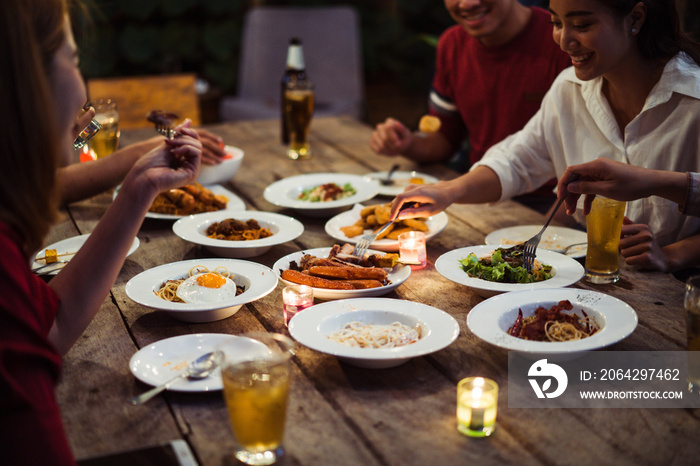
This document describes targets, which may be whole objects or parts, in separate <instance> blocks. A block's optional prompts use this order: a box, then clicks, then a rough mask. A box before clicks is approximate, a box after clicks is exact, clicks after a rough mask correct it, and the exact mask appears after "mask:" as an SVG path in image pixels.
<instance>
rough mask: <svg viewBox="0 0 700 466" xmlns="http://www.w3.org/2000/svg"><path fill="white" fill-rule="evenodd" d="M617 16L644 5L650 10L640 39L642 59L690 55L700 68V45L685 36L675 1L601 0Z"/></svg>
mask: <svg viewBox="0 0 700 466" xmlns="http://www.w3.org/2000/svg"><path fill="white" fill-rule="evenodd" d="M601 2H602V3H603V4H604V5H605V6H607V7H608V8H610V9H611V10H612V11H613V12H614V14H615V15H616V16H618V17H619V18H623V17H624V16H627V15H628V14H629V13H630V12H631V11H632V8H634V6H635V5H636V4H637V3H639V2H642V3H643V4H644V5H645V6H646V8H647V14H646V19H645V20H644V24H643V25H642V27H641V29H640V30H639V34H638V36H637V38H638V39H637V40H638V43H639V48H640V51H641V52H642V56H644V57H645V58H649V59H651V60H654V59H657V58H671V57H673V56H674V55H676V54H677V53H678V52H685V53H687V54H688V55H689V56H690V58H692V59H693V61H694V62H695V63H696V64H697V65H700V44H698V43H696V42H693V41H692V40H691V39H690V37H689V36H687V35H686V34H685V33H683V30H682V28H681V22H680V18H679V16H678V8H677V7H676V1H675V0H601Z"/></svg>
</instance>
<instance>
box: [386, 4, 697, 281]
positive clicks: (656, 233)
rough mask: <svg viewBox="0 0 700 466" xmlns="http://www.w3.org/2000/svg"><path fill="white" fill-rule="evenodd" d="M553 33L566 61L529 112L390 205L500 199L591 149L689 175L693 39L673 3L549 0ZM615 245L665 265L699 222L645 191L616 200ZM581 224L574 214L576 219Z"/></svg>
mask: <svg viewBox="0 0 700 466" xmlns="http://www.w3.org/2000/svg"><path fill="white" fill-rule="evenodd" d="M549 5H550V12H551V15H552V23H553V24H554V32H553V36H554V40H555V42H557V43H558V44H559V45H560V46H561V48H562V50H564V51H566V52H567V53H569V55H570V56H571V59H572V63H573V66H572V67H571V68H568V69H566V70H564V71H563V72H562V73H561V74H560V75H559V76H558V77H557V79H556V81H555V82H554V83H553V84H552V87H551V89H550V91H549V92H548V94H547V96H546V97H545V99H544V100H543V102H542V106H541V108H540V110H539V112H538V113H537V114H536V115H535V116H534V117H533V118H532V119H531V120H530V121H529V122H528V124H527V125H526V126H525V127H524V128H523V129H522V130H521V131H519V132H518V133H515V134H513V135H511V136H509V137H507V138H506V139H504V140H503V141H501V142H500V143H499V144H497V145H495V146H493V147H492V148H491V149H490V150H489V151H488V152H487V153H486V155H485V156H484V158H483V159H481V161H479V162H478V163H477V164H475V165H474V166H473V167H472V169H471V170H470V172H469V173H467V174H465V175H463V176H461V177H459V178H456V179H454V180H450V181H445V182H441V183H438V184H436V185H433V186H411V187H409V188H408V189H407V190H406V191H405V192H404V193H402V194H400V195H399V196H398V197H397V198H396V200H395V201H394V203H393V206H392V215H396V213H397V212H398V209H399V207H400V206H401V205H402V204H403V203H404V202H407V201H418V202H419V203H421V204H422V205H420V206H419V207H416V208H413V209H407V210H406V211H404V212H403V213H402V214H401V216H402V217H413V216H429V215H433V214H435V213H437V212H439V211H441V210H444V209H445V208H446V207H447V206H449V205H450V204H452V203H454V202H459V203H483V202H495V201H499V200H503V199H509V198H511V197H513V196H516V195H518V194H521V193H524V192H529V191H532V190H533V189H535V188H537V187H538V186H540V185H541V184H543V183H544V182H545V181H546V180H548V179H550V178H552V177H557V178H559V177H560V176H561V175H562V173H563V172H564V171H565V170H566V168H567V167H568V166H569V165H575V164H580V163H583V162H588V161H592V160H594V159H596V158H598V157H605V158H609V159H612V160H616V161H620V162H624V163H630V164H633V165H638V166H641V167H645V168H651V169H657V170H672V171H683V172H698V171H700V157H699V156H698V154H700V131H698V128H700V66H698V64H700V46H698V45H697V44H695V43H693V42H691V41H690V40H688V39H687V38H686V37H685V36H684V35H683V34H682V33H681V31H680V28H679V21H678V14H677V11H676V7H675V3H674V1H673V0H605V1H604V0H551V1H550V4H549ZM627 217H628V219H627V220H626V221H625V225H624V226H623V230H622V240H621V241H620V248H621V252H622V255H623V256H624V257H625V260H626V262H627V263H628V264H630V265H636V266H639V267H643V268H648V269H655V270H661V271H664V272H671V271H675V270H678V269H682V268H686V267H688V266H692V265H697V264H700V236H697V235H699V234H700V219H699V218H695V217H685V216H683V215H682V214H680V212H678V209H677V206H676V204H674V203H673V202H671V201H669V200H666V199H663V198H658V197H653V198H645V199H641V200H637V201H632V202H630V203H629V204H628V207H627ZM579 220H583V218H579Z"/></svg>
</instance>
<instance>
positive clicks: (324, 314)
mask: <svg viewBox="0 0 700 466" xmlns="http://www.w3.org/2000/svg"><path fill="white" fill-rule="evenodd" d="M352 321H359V322H364V323H367V324H379V325H383V324H390V323H392V322H396V321H398V322H400V323H402V324H404V325H408V326H415V325H419V326H420V328H421V338H420V340H418V341H417V342H415V343H412V344H410V345H406V346H399V347H396V348H386V349H384V348H356V347H352V346H347V345H344V344H342V343H338V342H335V341H332V340H329V339H328V335H329V334H331V333H333V332H336V331H338V330H339V329H340V328H341V327H343V326H344V325H345V324H347V323H350V322H352ZM289 333H290V334H291V335H292V337H293V338H294V339H295V340H297V341H298V342H299V343H301V344H302V345H304V346H308V347H309V348H311V349H313V350H316V351H320V352H321V353H326V354H330V355H332V356H336V357H337V358H338V359H340V360H342V361H345V362H347V363H348V364H352V365H353V366H357V367H364V368H368V369H386V368H389V367H395V366H398V365H401V364H403V363H405V362H407V361H408V360H409V359H411V358H415V357H418V356H424V355H426V354H430V353H434V352H436V351H439V350H441V349H443V348H445V347H447V346H448V345H450V344H451V343H452V342H453V341H455V340H456V339H457V336H459V324H458V323H457V321H456V320H455V319H454V318H453V317H452V316H451V315H449V314H447V313H446V312H444V311H441V310H440V309H437V308H434V307H432V306H428V305H427V304H422V303H416V302H413V301H404V300H400V299H391V298H358V299H343V300H339V301H329V302H327V303H323V304H316V305H314V306H311V307H310V308H307V309H304V310H303V311H301V312H299V313H298V314H296V315H295V316H294V317H292V320H290V321H289Z"/></svg>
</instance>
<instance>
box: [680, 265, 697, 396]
mask: <svg viewBox="0 0 700 466" xmlns="http://www.w3.org/2000/svg"><path fill="white" fill-rule="evenodd" d="M684 307H685V319H686V332H687V336H688V351H689V353H688V389H689V390H690V392H691V393H700V275H695V276H693V277H690V278H689V279H688V281H686V284H685V306H684Z"/></svg>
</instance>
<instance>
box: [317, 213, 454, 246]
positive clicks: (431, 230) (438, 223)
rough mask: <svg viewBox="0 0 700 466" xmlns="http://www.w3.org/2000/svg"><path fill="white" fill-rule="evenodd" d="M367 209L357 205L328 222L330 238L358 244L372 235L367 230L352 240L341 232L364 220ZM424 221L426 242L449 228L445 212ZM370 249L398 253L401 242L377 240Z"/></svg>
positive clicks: (386, 239)
mask: <svg viewBox="0 0 700 466" xmlns="http://www.w3.org/2000/svg"><path fill="white" fill-rule="evenodd" d="M365 207H366V206H364V205H362V204H356V205H354V206H353V208H352V209H351V210H347V211H345V212H341V213H339V214H338V215H336V216H335V217H333V218H331V219H330V220H328V221H327V222H326V226H325V230H326V233H328V234H329V235H330V236H332V237H333V238H334V239H337V240H338V241H340V242H341V243H350V244H357V243H358V242H359V241H360V238H362V237H363V236H364V235H367V234H370V233H372V230H370V229H367V230H365V231H364V233H362V234H361V235H358V236H354V237H352V238H350V237H348V236H347V235H346V234H345V233H343V232H342V231H341V228H342V227H346V226H349V225H354V224H355V222H357V221H358V220H360V219H361V218H362V216H361V215H360V213H361V212H362V209H364V208H365ZM423 220H425V224H426V225H427V226H428V231H426V232H425V240H426V241H430V240H431V239H433V238H434V237H435V236H437V235H438V234H440V233H441V232H442V230H444V229H445V227H447V222H448V220H449V219H448V217H447V214H446V213H445V212H440V213H438V214H435V215H433V216H432V217H428V218H425V219H423ZM370 247H371V248H372V249H375V250H377V251H386V252H398V251H399V240H397V239H389V238H382V239H378V240H375V241H374V242H373V243H372V244H371V245H370Z"/></svg>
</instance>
